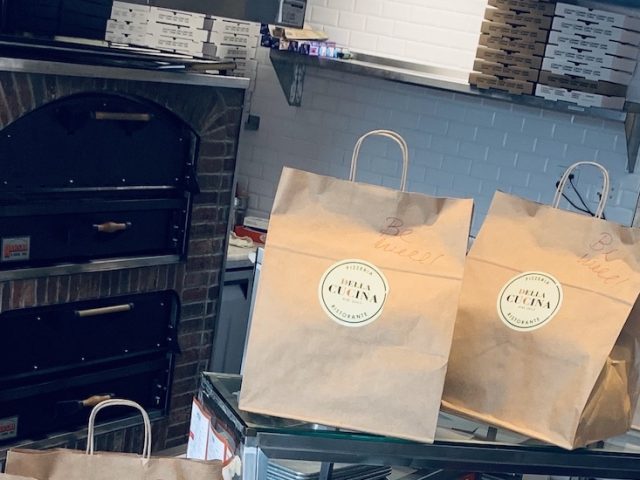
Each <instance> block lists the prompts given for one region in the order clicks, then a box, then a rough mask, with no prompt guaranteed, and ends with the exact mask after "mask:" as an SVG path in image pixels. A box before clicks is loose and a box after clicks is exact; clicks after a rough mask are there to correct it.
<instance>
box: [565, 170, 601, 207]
mask: <svg viewBox="0 0 640 480" xmlns="http://www.w3.org/2000/svg"><path fill="white" fill-rule="evenodd" d="M569 183H570V184H571V188H573V191H574V192H576V195H577V196H578V199H579V200H580V203H582V205H584V208H586V209H587V210H588V211H589V213H590V214H591V215H592V216H595V213H592V212H591V209H590V208H589V206H588V205H587V203H586V202H585V201H584V198H582V195H580V192H579V191H578V189H577V188H576V184H575V183H573V177H572V176H571V175H569Z"/></svg>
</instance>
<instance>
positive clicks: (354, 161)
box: [349, 130, 409, 192]
mask: <svg viewBox="0 0 640 480" xmlns="http://www.w3.org/2000/svg"><path fill="white" fill-rule="evenodd" d="M372 136H379V137H386V138H390V139H391V140H394V141H395V142H396V143H397V144H398V145H399V146H400V150H402V176H401V177H400V190H402V191H403V192H405V191H406V190H407V172H408V171H409V147H408V146H407V142H406V141H405V140H404V138H402V137H401V136H400V134H399V133H396V132H394V131H392V130H372V131H371V132H369V133H365V134H364V135H363V136H361V137H360V138H359V139H358V141H357V142H356V146H355V147H354V149H353V156H352V157H351V173H350V174H349V181H351V182H354V181H355V180H356V170H357V168H358V158H359V157H360V148H361V147H362V144H363V142H364V141H365V140H366V139H367V138H369V137H372Z"/></svg>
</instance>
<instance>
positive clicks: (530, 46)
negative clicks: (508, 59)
mask: <svg viewBox="0 0 640 480" xmlns="http://www.w3.org/2000/svg"><path fill="white" fill-rule="evenodd" d="M479 44H480V45H484V46H485V47H489V48H495V49H497V50H505V51H508V52H517V53H520V54H523V55H537V56H543V55H544V50H545V44H544V43H542V42H527V41H524V42H519V41H515V40H511V39H510V38H506V37H497V36H493V35H485V34H482V35H480V40H479Z"/></svg>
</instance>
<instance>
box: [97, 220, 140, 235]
mask: <svg viewBox="0 0 640 480" xmlns="http://www.w3.org/2000/svg"><path fill="white" fill-rule="evenodd" d="M93 228H94V229H95V230H97V231H98V232H102V233H115V232H122V231H124V230H127V229H129V228H131V222H124V223H118V222H104V223H96V224H94V225H93Z"/></svg>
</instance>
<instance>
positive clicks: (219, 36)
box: [209, 32, 258, 48]
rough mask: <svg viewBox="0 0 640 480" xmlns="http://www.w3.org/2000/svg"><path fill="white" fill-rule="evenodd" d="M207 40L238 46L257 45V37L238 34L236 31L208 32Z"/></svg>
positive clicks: (248, 46)
mask: <svg viewBox="0 0 640 480" xmlns="http://www.w3.org/2000/svg"><path fill="white" fill-rule="evenodd" d="M209 42H210V43H216V44H218V45H236V46H238V47H247V48H250V47H257V46H258V37H257V36H251V35H238V34H237V33H228V32H227V33H220V32H210V34H209Z"/></svg>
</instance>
